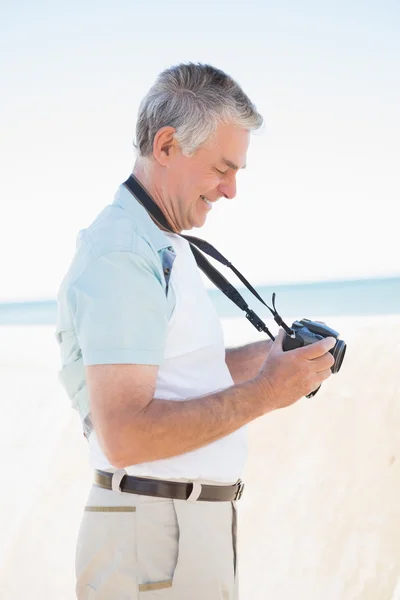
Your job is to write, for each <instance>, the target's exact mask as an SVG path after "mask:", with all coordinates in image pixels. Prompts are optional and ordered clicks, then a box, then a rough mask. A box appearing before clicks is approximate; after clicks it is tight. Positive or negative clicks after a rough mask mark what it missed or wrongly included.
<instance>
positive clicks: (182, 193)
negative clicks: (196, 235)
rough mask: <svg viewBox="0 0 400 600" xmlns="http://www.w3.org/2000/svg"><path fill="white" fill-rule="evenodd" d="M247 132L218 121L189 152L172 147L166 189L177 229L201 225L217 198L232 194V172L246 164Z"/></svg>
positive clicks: (248, 136)
mask: <svg viewBox="0 0 400 600" xmlns="http://www.w3.org/2000/svg"><path fill="white" fill-rule="evenodd" d="M249 142H250V134H249V132H248V131H247V130H246V129H241V128H239V127H236V126H234V125H227V124H223V125H220V126H219V127H218V129H217V131H216V135H215V137H214V138H213V139H212V141H209V142H206V143H205V144H204V145H202V146H201V147H200V148H199V149H198V150H197V151H196V152H195V153H194V154H193V155H192V156H185V155H183V154H182V152H181V151H180V148H179V150H178V151H176V152H175V153H174V154H173V156H171V160H170V162H169V164H168V188H169V190H168V192H169V194H168V195H169V196H170V202H171V207H172V211H173V220H174V225H175V227H176V228H177V230H179V231H182V230H183V229H191V228H192V227H201V226H202V225H204V223H205V221H206V218H207V215H208V213H209V212H210V210H211V209H212V205H213V203H214V202H216V201H217V200H218V199H219V198H234V197H235V195H236V174H237V171H238V170H239V169H241V168H244V166H245V165H246V153H247V149H248V146H249Z"/></svg>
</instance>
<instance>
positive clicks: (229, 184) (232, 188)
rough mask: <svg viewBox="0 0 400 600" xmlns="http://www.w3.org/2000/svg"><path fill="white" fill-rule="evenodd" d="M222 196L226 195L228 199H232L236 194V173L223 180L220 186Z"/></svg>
mask: <svg viewBox="0 0 400 600" xmlns="http://www.w3.org/2000/svg"><path fill="white" fill-rule="evenodd" d="M218 189H219V192H220V194H221V196H225V198H228V200H232V199H233V198H234V197H235V196H236V173H233V174H232V175H231V176H230V177H229V178H227V179H225V181H222V182H221V183H220V185H219V186H218Z"/></svg>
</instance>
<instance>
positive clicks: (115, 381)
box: [86, 365, 273, 468]
mask: <svg viewBox="0 0 400 600" xmlns="http://www.w3.org/2000/svg"><path fill="white" fill-rule="evenodd" d="M157 371H158V368H157V367H155V366H149V365H95V366H91V367H87V368H86V374H87V377H86V378H87V384H88V388H89V395H90V403H91V414H92V421H93V426H94V429H95V431H96V434H97V436H98V439H99V442H100V444H101V446H102V448H103V451H104V452H105V454H106V456H107V457H108V459H109V460H110V462H111V463H112V464H113V465H114V466H116V467H118V468H123V467H126V466H127V465H132V464H138V463H141V462H147V461H152V460H158V459H161V458H167V457H170V456H176V455H178V454H183V453H184V452H190V451H191V450H194V449H196V448H199V447H201V446H204V445H206V444H209V443H211V442H213V441H215V440H217V439H219V438H221V437H223V436H226V435H228V434H230V433H232V432H233V431H235V430H236V429H239V428H240V427H242V426H243V425H245V424H246V423H249V422H250V421H252V420H253V419H256V418H257V417H259V416H261V415H262V414H264V413H265V412H266V410H267V407H269V409H270V410H272V408H273V403H272V397H271V398H267V397H266V396H268V394H266V392H265V390H264V392H262V390H261V386H259V385H258V382H256V381H255V380H254V381H249V382H245V383H242V384H240V385H237V386H232V387H230V388H227V389H225V390H223V391H221V392H217V393H214V394H208V395H206V396H203V397H199V398H195V399H188V400H179V401H172V400H161V399H158V398H153V394H154V390H155V383H156V377H157Z"/></svg>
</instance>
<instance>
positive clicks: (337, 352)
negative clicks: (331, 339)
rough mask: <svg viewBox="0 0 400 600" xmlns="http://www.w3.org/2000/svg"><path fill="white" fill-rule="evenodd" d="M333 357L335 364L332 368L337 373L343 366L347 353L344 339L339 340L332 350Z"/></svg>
mask: <svg viewBox="0 0 400 600" xmlns="http://www.w3.org/2000/svg"><path fill="white" fill-rule="evenodd" d="M330 352H331V354H332V356H333V358H334V359H335V362H334V365H333V367H332V368H331V370H332V373H337V372H338V371H339V370H340V367H341V366H342V362H343V359H344V355H345V354H346V344H345V342H344V341H343V340H337V342H336V344H335V347H334V348H333V349H332V350H330Z"/></svg>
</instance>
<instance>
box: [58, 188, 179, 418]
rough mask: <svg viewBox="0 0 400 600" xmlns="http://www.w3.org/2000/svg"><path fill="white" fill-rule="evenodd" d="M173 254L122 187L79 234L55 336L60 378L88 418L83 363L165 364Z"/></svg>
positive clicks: (171, 305)
mask: <svg viewBox="0 0 400 600" xmlns="http://www.w3.org/2000/svg"><path fill="white" fill-rule="evenodd" d="M174 259H175V253H174V250H173V248H172V247H171V242H170V240H169V239H168V237H167V236H166V235H164V233H163V232H162V231H161V230H160V229H159V228H158V227H157V226H156V225H155V223H154V222H153V221H152V219H151V218H150V217H149V215H148V214H147V212H146V210H145V209H144V208H143V207H142V206H141V205H140V204H139V202H138V201H137V200H136V199H135V198H134V197H133V196H132V194H131V193H130V192H129V190H128V189H127V188H126V187H125V186H124V185H121V186H120V188H119V189H118V191H117V194H116V196H115V200H114V202H113V204H112V205H110V206H107V207H106V208H105V209H104V210H103V211H102V212H101V213H100V214H99V216H98V217H97V218H96V219H95V221H94V222H93V223H92V225H90V227H88V229H86V230H83V231H81V232H80V233H79V236H78V242H77V248H76V253H75V256H74V258H73V260H72V263H71V265H70V268H69V269H68V272H67V274H66V276H65V277H64V280H63V282H62V284H61V287H60V290H59V293H58V297H57V301H58V318H57V328H56V336H57V340H58V342H59V344H60V352H61V364H62V369H61V371H60V380H61V382H62V383H63V385H64V387H65V389H66V391H67V393H68V395H69V397H70V398H71V401H72V405H73V407H74V408H77V409H78V411H79V413H80V416H81V419H82V421H84V420H85V419H86V418H87V416H88V414H89V399H88V394H87V390H86V383H85V370H84V367H85V366H87V365H94V364H121V363H126V364H127V363H133V364H151V365H160V364H161V362H162V360H163V350H164V345H165V339H166V333H167V325H168V320H169V318H170V316H171V314H172V311H173V308H174V303H175V298H174V294H173V290H172V289H169V288H168V284H169V279H170V275H171V269H172V266H173V262H174Z"/></svg>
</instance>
